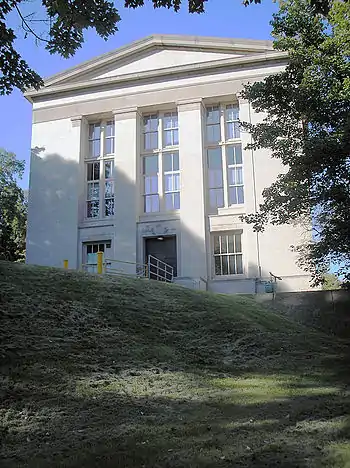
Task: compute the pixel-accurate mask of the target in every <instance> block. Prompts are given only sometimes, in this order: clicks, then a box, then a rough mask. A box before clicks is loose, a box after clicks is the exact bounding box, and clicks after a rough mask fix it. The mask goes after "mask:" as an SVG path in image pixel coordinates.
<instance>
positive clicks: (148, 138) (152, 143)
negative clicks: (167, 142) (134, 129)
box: [143, 133, 158, 150]
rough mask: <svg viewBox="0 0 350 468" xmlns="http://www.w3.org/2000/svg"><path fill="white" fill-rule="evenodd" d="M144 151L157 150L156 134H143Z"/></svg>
mask: <svg viewBox="0 0 350 468" xmlns="http://www.w3.org/2000/svg"><path fill="white" fill-rule="evenodd" d="M143 146H144V149H146V150H149V149H157V148H158V133H145V134H144V142H143Z"/></svg>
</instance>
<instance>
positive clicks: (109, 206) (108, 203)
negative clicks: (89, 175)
mask: <svg viewBox="0 0 350 468" xmlns="http://www.w3.org/2000/svg"><path fill="white" fill-rule="evenodd" d="M113 215H114V198H110V199H109V200H105V216H113Z"/></svg>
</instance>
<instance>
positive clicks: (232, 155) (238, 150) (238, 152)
mask: <svg viewBox="0 0 350 468" xmlns="http://www.w3.org/2000/svg"><path fill="white" fill-rule="evenodd" d="M226 159H227V165H228V166H234V165H235V164H242V147H241V145H230V146H226Z"/></svg>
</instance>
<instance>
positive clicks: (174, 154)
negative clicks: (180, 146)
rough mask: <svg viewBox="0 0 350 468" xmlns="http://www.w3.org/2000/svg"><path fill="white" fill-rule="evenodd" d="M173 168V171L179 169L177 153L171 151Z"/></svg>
mask: <svg viewBox="0 0 350 468" xmlns="http://www.w3.org/2000/svg"><path fill="white" fill-rule="evenodd" d="M173 170H174V171H179V170H180V164H179V153H173Z"/></svg>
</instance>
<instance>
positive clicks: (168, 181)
mask: <svg viewBox="0 0 350 468" xmlns="http://www.w3.org/2000/svg"><path fill="white" fill-rule="evenodd" d="M174 190H175V188H174V176H173V175H172V174H169V175H166V176H165V177H164V191H165V192H173V191H174Z"/></svg>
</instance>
